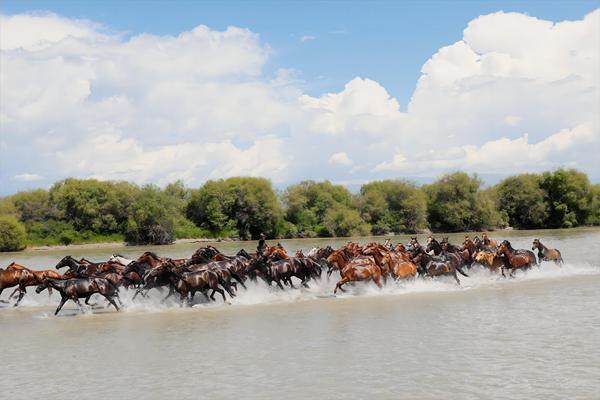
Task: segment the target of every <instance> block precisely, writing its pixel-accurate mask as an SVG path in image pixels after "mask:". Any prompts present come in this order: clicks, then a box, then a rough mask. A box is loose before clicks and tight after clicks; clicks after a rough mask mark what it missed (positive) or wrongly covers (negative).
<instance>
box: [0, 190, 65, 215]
mask: <svg viewBox="0 0 600 400" xmlns="http://www.w3.org/2000/svg"><path fill="white" fill-rule="evenodd" d="M11 200H12V202H13V204H14V206H15V209H16V210H17V212H18V214H19V219H20V220H21V221H22V222H29V221H45V220H47V219H49V218H52V217H53V216H54V214H55V212H54V210H53V207H52V205H51V204H50V196H49V194H48V191H46V190H43V189H38V190H31V191H27V192H19V193H16V194H14V195H12V196H11Z"/></svg>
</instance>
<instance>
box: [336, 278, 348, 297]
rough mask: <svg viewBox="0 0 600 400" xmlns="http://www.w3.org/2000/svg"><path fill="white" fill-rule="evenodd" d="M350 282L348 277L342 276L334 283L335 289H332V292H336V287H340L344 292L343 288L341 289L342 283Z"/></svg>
mask: <svg viewBox="0 0 600 400" xmlns="http://www.w3.org/2000/svg"><path fill="white" fill-rule="evenodd" d="M348 282H350V279H348V278H342V279H341V280H340V281H339V282H338V283H337V284H336V285H335V289H333V294H336V293H337V291H338V289H340V290H341V291H342V292H345V290H344V289H342V285H343V284H345V283H348Z"/></svg>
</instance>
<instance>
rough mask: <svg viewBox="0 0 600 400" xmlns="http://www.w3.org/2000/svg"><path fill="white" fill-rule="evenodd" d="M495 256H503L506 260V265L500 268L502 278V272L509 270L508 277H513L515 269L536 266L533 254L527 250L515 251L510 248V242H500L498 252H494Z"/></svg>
mask: <svg viewBox="0 0 600 400" xmlns="http://www.w3.org/2000/svg"><path fill="white" fill-rule="evenodd" d="M496 254H497V255H504V257H505V258H506V264H507V265H505V266H503V267H502V276H506V275H505V274H504V270H505V269H506V268H509V269H510V270H511V271H510V276H511V277H512V276H513V275H514V272H515V270H517V269H528V268H530V267H531V266H532V265H537V261H536V259H535V254H533V252H532V251H529V250H515V249H513V248H512V246H511V244H510V242H509V241H508V240H504V241H502V243H500V246H499V247H498V250H497V251H496Z"/></svg>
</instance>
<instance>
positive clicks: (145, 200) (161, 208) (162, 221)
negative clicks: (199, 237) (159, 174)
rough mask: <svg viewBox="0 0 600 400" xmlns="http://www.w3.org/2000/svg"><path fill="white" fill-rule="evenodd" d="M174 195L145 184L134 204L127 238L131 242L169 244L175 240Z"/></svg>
mask: <svg viewBox="0 0 600 400" xmlns="http://www.w3.org/2000/svg"><path fill="white" fill-rule="evenodd" d="M174 209H175V204H174V203H173V199H172V197H170V196H169V195H168V194H167V193H165V192H162V191H161V190H160V189H159V188H157V187H155V186H151V185H149V186H145V187H144V188H143V189H142V191H141V192H140V194H139V195H138V196H137V198H136V200H135V201H134V203H133V205H132V214H131V216H130V217H129V219H128V221H127V228H126V230H125V240H126V241H127V243H130V244H140V243H143V244H169V243H173V241H174V240H175V232H174V223H173V213H174V211H175V210H174Z"/></svg>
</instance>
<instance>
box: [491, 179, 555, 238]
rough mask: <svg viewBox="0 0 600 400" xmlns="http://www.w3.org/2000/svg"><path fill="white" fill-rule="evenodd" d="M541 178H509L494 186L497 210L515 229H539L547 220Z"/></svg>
mask: <svg viewBox="0 0 600 400" xmlns="http://www.w3.org/2000/svg"><path fill="white" fill-rule="evenodd" d="M540 182H541V177H540V176H539V175H535V174H522V175H517V176H511V177H510V178H506V179H505V180H503V181H502V182H500V183H499V184H498V185H497V186H496V193H497V197H498V208H499V209H500V210H501V211H504V212H505V213H506V215H507V216H508V222H509V224H510V225H511V226H513V227H515V228H526V229H533V228H540V227H543V226H544V225H545V224H546V221H547V219H548V205H547V204H546V202H545V197H546V192H545V191H544V190H543V189H542V188H541V187H540Z"/></svg>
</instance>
